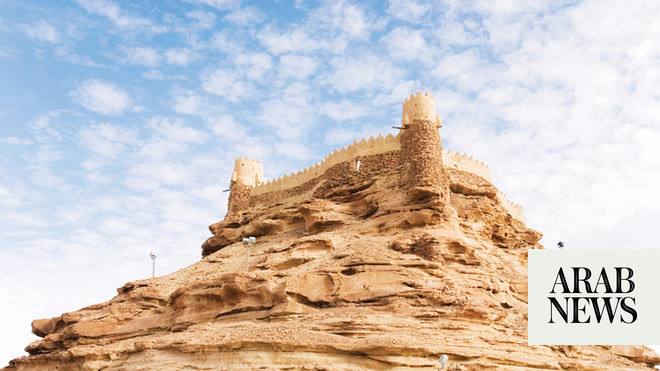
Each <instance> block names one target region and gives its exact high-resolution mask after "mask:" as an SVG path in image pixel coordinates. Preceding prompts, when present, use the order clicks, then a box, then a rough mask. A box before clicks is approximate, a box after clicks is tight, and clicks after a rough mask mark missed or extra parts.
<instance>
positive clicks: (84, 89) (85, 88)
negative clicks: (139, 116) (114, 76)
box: [69, 79, 133, 115]
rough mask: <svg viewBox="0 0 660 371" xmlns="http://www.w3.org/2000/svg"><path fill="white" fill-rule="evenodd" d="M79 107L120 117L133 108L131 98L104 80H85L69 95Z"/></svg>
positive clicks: (122, 90)
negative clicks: (119, 115)
mask: <svg viewBox="0 0 660 371" xmlns="http://www.w3.org/2000/svg"><path fill="white" fill-rule="evenodd" d="M69 95H70V96H71V98H72V99H73V100H74V101H75V102H76V103H78V104H79V105H81V106H83V107H85V108H87V109H88V110H90V111H93V112H98V113H101V114H104V115H118V114H121V113H123V112H124V111H125V110H127V109H128V108H130V107H131V105H132V104H133V103H132V100H131V97H130V96H129V95H128V93H126V91H124V89H122V88H120V87H118V86H117V85H115V84H114V83H111V82H106V81H102V80H96V79H91V80H84V81H82V82H81V83H80V84H79V85H78V88H77V89H76V90H74V91H72V92H70V93H69Z"/></svg>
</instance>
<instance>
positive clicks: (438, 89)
mask: <svg viewBox="0 0 660 371" xmlns="http://www.w3.org/2000/svg"><path fill="white" fill-rule="evenodd" d="M659 19H660V3H659V2H657V1H655V0H649V1H643V0H638V1H632V2H625V3H624V2H620V1H608V0H598V1H570V2H564V1H543V0H540V1H535V2H516V1H506V0H494V1H458V0H456V1H454V0H447V1H444V2H441V1H437V2H424V1H418V2H406V1H392V2H390V3H388V2H381V1H373V2H351V1H332V2H311V1H305V0H299V1H281V2H271V3H268V4H265V2H249V1H240V0H187V1H173V0H167V1H166V0H163V1H151V2H133V1H113V0H78V1H47V2H43V1H29V0H20V1H19V0H3V1H2V2H0V155H1V156H0V328H2V329H3V331H2V333H1V334H0V362H4V361H7V360H9V359H10V358H11V357H13V356H18V355H21V354H22V348H23V347H24V346H25V345H27V344H28V343H29V342H30V341H32V340H33V339H34V338H35V337H34V336H31V335H30V334H29V324H30V321H31V320H32V319H35V318H41V317H51V316H55V315H59V314H60V313H62V312H64V311H72V310H76V309H79V308H80V307H82V306H84V305H88V304H92V303H96V302H100V301H104V300H107V299H110V298H111V297H112V296H113V295H114V294H115V291H114V289H115V288H117V287H120V286H122V285H123V284H124V283H125V282H127V281H130V280H134V279H140V278H145V277H147V276H148V275H149V274H150V270H151V262H150V260H149V257H148V254H149V252H150V251H154V252H155V253H156V254H157V255H158V256H159V257H158V260H157V271H158V273H159V274H165V273H168V272H171V271H174V270H176V269H178V268H182V267H184V266H186V265H189V264H191V263H193V262H195V261H197V260H198V259H199V257H200V251H201V250H200V244H201V243H202V242H203V241H204V240H205V239H206V238H207V237H208V236H209V232H208V230H207V226H208V225H209V224H211V223H213V222H216V221H218V220H220V219H222V218H223V217H224V214H225V211H226V197H227V195H226V194H224V193H222V192H221V191H222V189H224V188H226V187H227V186H228V181H229V176H230V174H231V169H232V166H233V159H234V158H235V157H238V156H250V157H256V158H257V159H260V160H261V161H262V162H263V163H264V169H265V176H266V178H267V179H269V178H272V177H277V176H280V175H282V174H284V173H285V172H291V171H294V170H299V169H302V168H304V167H307V166H308V165H311V164H313V163H315V162H316V161H318V160H320V159H321V158H323V157H324V156H325V155H326V154H327V153H329V152H330V151H332V150H334V149H335V148H337V147H341V146H342V145H345V144H348V143H350V142H352V141H353V140H354V139H359V138H361V137H368V136H369V135H377V134H387V133H393V134H395V133H396V132H395V130H394V129H392V128H391V126H392V125H397V124H398V123H399V121H400V117H401V116H400V115H401V113H400V111H401V104H402V102H403V100H404V99H405V97H406V96H408V95H409V94H410V93H413V92H416V91H428V92H431V93H432V95H434V96H435V98H436V107H437V110H438V114H439V115H440V117H441V118H442V120H443V123H444V127H443V128H442V129H441V135H442V138H443V145H444V146H445V147H447V148H449V149H451V150H454V151H460V152H465V153H469V154H471V155H474V156H475V157H477V158H479V159H481V160H483V161H485V162H486V163H488V164H489V165H490V167H491V170H492V173H493V178H494V181H495V184H496V186H497V187H498V188H500V189H501V190H503V191H504V192H505V193H506V194H507V195H508V196H509V198H510V199H511V200H512V201H514V202H518V203H521V204H522V205H523V206H524V208H525V212H526V215H527V219H528V225H529V227H531V228H534V229H537V230H539V231H541V232H543V233H544V234H545V237H544V239H543V241H542V242H543V243H545V244H546V246H549V247H553V246H554V245H555V244H556V242H557V241H559V240H563V241H565V242H566V244H567V247H569V248H656V247H657V241H658V240H659V239H660V232H659V230H658V228H657V220H659V219H660V197H658V195H657V190H658V189H660V125H659V123H658V117H660V70H659V69H658V67H657V66H658V65H660V44H659V43H657V40H659V39H660V21H658V20H659Z"/></svg>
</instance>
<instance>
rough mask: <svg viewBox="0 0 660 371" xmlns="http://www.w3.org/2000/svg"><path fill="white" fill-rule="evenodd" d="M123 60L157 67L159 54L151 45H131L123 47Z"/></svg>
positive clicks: (159, 58) (159, 59)
mask: <svg viewBox="0 0 660 371" xmlns="http://www.w3.org/2000/svg"><path fill="white" fill-rule="evenodd" d="M123 52H124V58H125V59H124V60H123V62H125V63H128V64H136V65H139V66H146V67H157V66H158V65H159V64H160V61H161V56H160V54H159V53H158V51H157V50H156V49H154V48H152V47H132V48H126V47H124V48H123Z"/></svg>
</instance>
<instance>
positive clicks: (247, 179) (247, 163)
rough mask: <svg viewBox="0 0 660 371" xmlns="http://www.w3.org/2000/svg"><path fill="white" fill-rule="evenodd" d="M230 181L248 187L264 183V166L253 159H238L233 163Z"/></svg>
mask: <svg viewBox="0 0 660 371" xmlns="http://www.w3.org/2000/svg"><path fill="white" fill-rule="evenodd" d="M231 181H232V182H235V183H237V184H240V185H245V186H250V187H255V186H258V185H259V184H261V183H263V181H264V165H263V164H262V163H261V161H257V160H256V159H254V158H249V157H245V158H243V157H239V158H237V159H236V161H234V171H233V172H232V174H231Z"/></svg>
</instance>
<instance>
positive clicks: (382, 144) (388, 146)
mask: <svg viewBox="0 0 660 371" xmlns="http://www.w3.org/2000/svg"><path fill="white" fill-rule="evenodd" d="M400 149H401V144H400V143H399V138H398V137H395V136H393V135H392V134H388V135H387V136H386V137H383V136H382V135H379V136H378V137H376V138H374V137H370V138H369V139H362V140H360V141H359V142H358V141H357V140H356V141H354V142H353V143H352V144H351V145H349V146H348V147H342V148H341V149H335V150H334V151H333V152H331V153H330V154H329V155H327V156H326V157H325V158H324V159H323V160H322V161H321V162H317V163H316V164H315V165H313V166H310V167H308V168H306V169H304V170H301V171H298V172H297V173H291V174H288V175H284V176H283V177H279V178H277V179H275V180H271V181H268V182H266V183H264V184H261V185H258V186H256V187H255V188H254V189H253V190H252V194H253V195H260V194H264V193H268V192H276V191H282V190H285V189H289V188H293V187H297V186H299V185H301V184H303V183H305V182H307V181H309V180H311V179H314V178H316V177H319V176H321V175H323V174H324V173H325V171H326V170H328V169H329V168H330V167H332V166H334V165H337V164H339V163H342V162H346V161H354V160H357V159H359V158H360V157H363V156H371V155H377V154H380V153H385V152H391V151H398V150H400Z"/></svg>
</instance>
